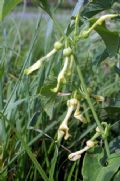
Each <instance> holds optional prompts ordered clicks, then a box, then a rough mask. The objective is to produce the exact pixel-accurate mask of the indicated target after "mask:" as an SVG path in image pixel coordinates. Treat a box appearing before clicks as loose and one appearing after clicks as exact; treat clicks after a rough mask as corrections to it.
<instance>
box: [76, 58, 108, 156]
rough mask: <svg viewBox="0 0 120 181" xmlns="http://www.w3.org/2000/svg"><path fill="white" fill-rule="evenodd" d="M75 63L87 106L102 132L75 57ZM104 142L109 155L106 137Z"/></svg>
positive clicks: (102, 130)
mask: <svg viewBox="0 0 120 181" xmlns="http://www.w3.org/2000/svg"><path fill="white" fill-rule="evenodd" d="M75 64H76V68H77V72H78V75H79V79H80V81H81V84H82V87H83V89H84V92H85V94H86V100H87V102H88V105H89V107H90V109H91V111H92V114H93V117H94V119H95V121H96V123H97V125H98V127H99V129H100V131H101V132H102V133H103V132H104V129H103V127H102V125H101V123H100V121H99V118H98V116H97V113H96V112H95V109H94V106H93V104H92V102H91V99H90V97H89V94H88V92H87V87H86V84H85V82H84V78H83V75H82V71H81V69H80V67H79V62H78V60H77V59H76V58H75ZM104 143H105V149H106V153H107V156H108V157H109V155H110V151H109V146H108V142H107V139H105V140H104Z"/></svg>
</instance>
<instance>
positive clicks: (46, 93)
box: [40, 76, 56, 119]
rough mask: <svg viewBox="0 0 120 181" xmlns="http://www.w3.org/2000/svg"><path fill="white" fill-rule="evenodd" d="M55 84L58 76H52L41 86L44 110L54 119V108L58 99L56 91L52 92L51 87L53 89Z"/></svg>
mask: <svg viewBox="0 0 120 181" xmlns="http://www.w3.org/2000/svg"><path fill="white" fill-rule="evenodd" d="M55 86H56V78H55V77H53V76H50V77H49V78H48V79H47V80H46V81H45V83H44V86H43V87H42V88H41V91H40V95H41V104H42V106H43V109H44V111H45V112H46V113H47V115H48V116H49V117H50V119H52V116H53V110H54V106H55V99H56V93H54V92H52V91H51V89H53V88H54V87H55Z"/></svg>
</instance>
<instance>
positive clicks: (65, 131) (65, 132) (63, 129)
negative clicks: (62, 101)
mask: <svg viewBox="0 0 120 181" xmlns="http://www.w3.org/2000/svg"><path fill="white" fill-rule="evenodd" d="M77 103H78V100H77V99H75V98H73V99H70V100H68V101H67V106H68V110H67V114H66V116H65V119H64V120H63V122H62V123H61V125H60V127H59V129H58V138H57V140H58V141H59V140H61V139H62V138H63V137H64V139H65V140H67V139H68V138H69V137H70V134H69V128H68V121H69V119H70V117H71V114H72V112H73V111H74V109H75V108H76V106H77Z"/></svg>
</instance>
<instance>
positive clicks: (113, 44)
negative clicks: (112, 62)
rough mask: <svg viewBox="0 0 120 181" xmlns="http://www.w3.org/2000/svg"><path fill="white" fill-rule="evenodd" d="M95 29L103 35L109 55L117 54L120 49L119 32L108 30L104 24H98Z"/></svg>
mask: <svg viewBox="0 0 120 181" xmlns="http://www.w3.org/2000/svg"><path fill="white" fill-rule="evenodd" d="M95 30H96V31H97V33H98V34H99V35H100V36H101V37H102V39H103V41H104V43H105V45H106V48H107V51H108V53H109V56H110V57H112V56H115V55H116V53H117V52H118V49H119V42H120V41H119V34H118V33H117V32H112V31H110V30H108V29H107V28H106V27H105V26H104V25H101V26H97V27H96V28H95Z"/></svg>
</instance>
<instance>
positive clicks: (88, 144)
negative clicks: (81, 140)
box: [86, 140, 95, 148]
mask: <svg viewBox="0 0 120 181" xmlns="http://www.w3.org/2000/svg"><path fill="white" fill-rule="evenodd" d="M86 145H87V146H88V147H89V148H92V147H94V146H95V143H94V141H92V140H88V141H87V142H86Z"/></svg>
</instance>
